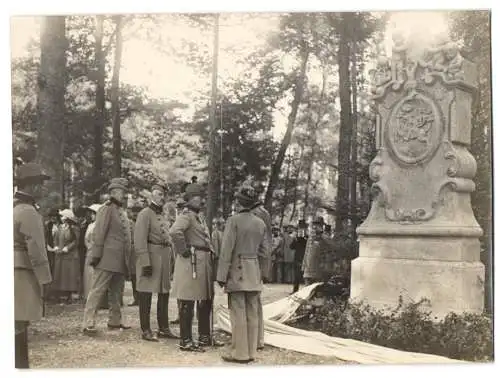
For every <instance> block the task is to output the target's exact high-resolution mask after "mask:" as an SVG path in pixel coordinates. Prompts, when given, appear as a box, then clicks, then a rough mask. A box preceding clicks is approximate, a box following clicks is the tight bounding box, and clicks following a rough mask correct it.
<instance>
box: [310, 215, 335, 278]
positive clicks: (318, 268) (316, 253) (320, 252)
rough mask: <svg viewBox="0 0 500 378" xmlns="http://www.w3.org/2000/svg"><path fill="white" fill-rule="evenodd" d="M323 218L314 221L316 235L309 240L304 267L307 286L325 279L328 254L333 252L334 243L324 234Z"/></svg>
mask: <svg viewBox="0 0 500 378" xmlns="http://www.w3.org/2000/svg"><path fill="white" fill-rule="evenodd" d="M324 224H325V223H324V220H323V217H317V218H316V219H314V221H313V232H314V235H313V236H311V237H310V238H309V240H308V245H307V247H306V253H305V256H304V262H303V265H302V268H303V271H304V280H305V283H306V285H311V284H313V283H315V282H320V281H322V280H324V279H325V274H327V273H328V272H327V270H326V268H327V267H326V266H325V263H324V262H325V261H327V257H328V254H329V253H331V252H332V246H333V244H332V241H331V239H330V238H329V237H327V236H326V235H325V234H324V233H323V227H324Z"/></svg>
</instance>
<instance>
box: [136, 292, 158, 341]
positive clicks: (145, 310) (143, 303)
mask: <svg viewBox="0 0 500 378" xmlns="http://www.w3.org/2000/svg"><path fill="white" fill-rule="evenodd" d="M151 297H152V294H151V293H144V292H140V293H139V320H140V322H141V330H142V338H143V340H146V341H158V339H157V338H156V337H154V335H153V332H152V331H151V320H150V315H151Z"/></svg>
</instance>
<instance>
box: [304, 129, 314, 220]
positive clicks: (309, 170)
mask: <svg viewBox="0 0 500 378" xmlns="http://www.w3.org/2000/svg"><path fill="white" fill-rule="evenodd" d="M313 138H316V133H314V134H313ZM315 147H316V146H315V143H314V144H313V145H312V146H311V157H310V159H309V166H308V167H307V178H306V184H305V186H304V214H306V215H307V214H308V213H309V212H308V207H309V186H310V185H311V179H312V171H313V169H312V168H313V164H314V155H315V154H314V152H315Z"/></svg>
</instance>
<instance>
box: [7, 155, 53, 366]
mask: <svg viewBox="0 0 500 378" xmlns="http://www.w3.org/2000/svg"><path fill="white" fill-rule="evenodd" d="M48 179H49V176H47V175H45V174H44V173H43V171H42V167H41V166H39V165H38V164H34V163H27V164H24V165H22V166H20V167H19V168H18V170H17V172H16V180H15V183H16V185H17V191H16V193H15V194H14V217H13V218H14V219H13V220H14V320H15V335H16V336H15V358H16V368H18V369H28V368H29V359H28V325H29V322H32V321H37V320H40V319H41V318H42V316H43V306H44V303H43V295H44V294H43V286H44V285H46V284H48V283H50V282H51V280H52V277H51V274H50V266H49V260H48V258H47V251H46V249H45V235H44V225H43V218H42V216H41V214H39V213H38V210H37V206H36V204H35V201H36V200H37V199H40V194H41V186H42V184H43V182H44V180H48Z"/></svg>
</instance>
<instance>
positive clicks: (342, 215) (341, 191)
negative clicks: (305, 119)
mask: <svg viewBox="0 0 500 378" xmlns="http://www.w3.org/2000/svg"><path fill="white" fill-rule="evenodd" d="M350 18H351V17H350V14H349V13H342V14H341V15H340V19H341V21H340V27H339V29H340V30H339V32H340V33H339V34H340V35H339V37H340V38H339V50H338V65H339V87H340V91H339V96H340V133H339V151H338V162H339V163H338V165H339V172H338V182H337V200H336V212H337V214H336V217H335V234H336V235H339V236H340V235H342V234H344V233H345V230H346V224H347V222H346V221H347V215H348V212H349V167H350V155H351V154H350V152H351V134H352V120H351V84H350V77H349V61H350V48H349V35H348V23H349V19H350Z"/></svg>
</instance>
